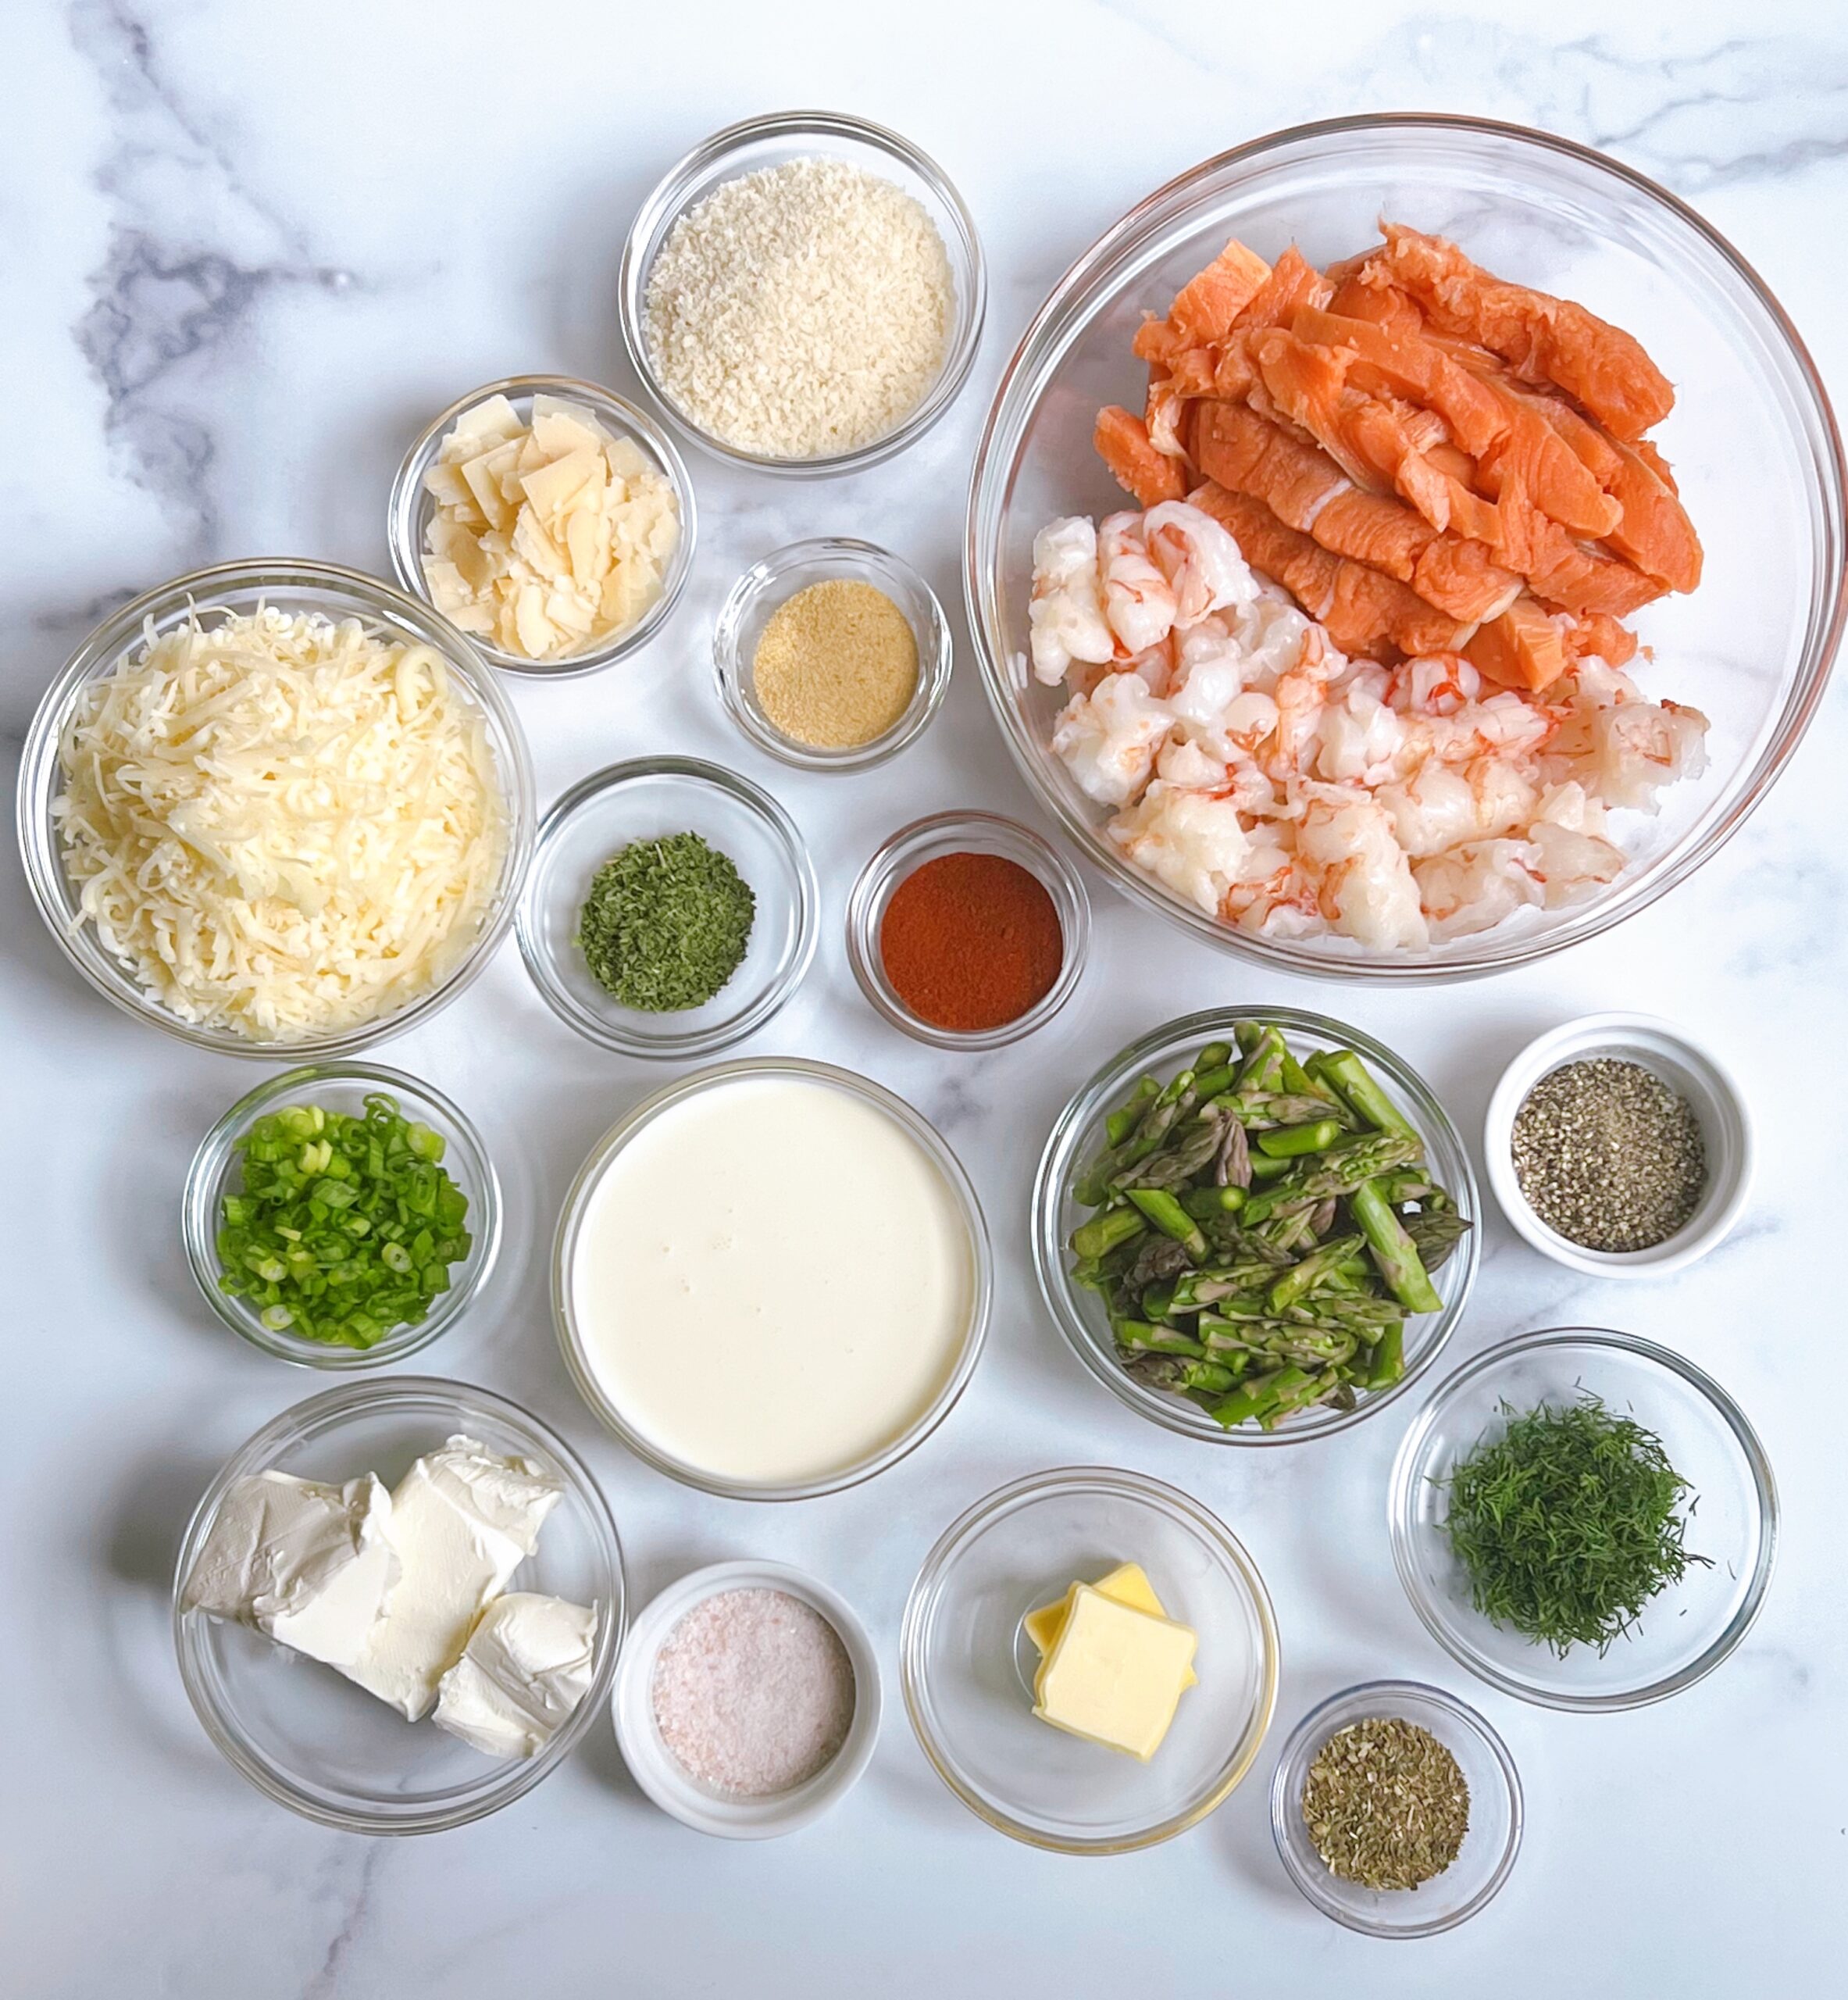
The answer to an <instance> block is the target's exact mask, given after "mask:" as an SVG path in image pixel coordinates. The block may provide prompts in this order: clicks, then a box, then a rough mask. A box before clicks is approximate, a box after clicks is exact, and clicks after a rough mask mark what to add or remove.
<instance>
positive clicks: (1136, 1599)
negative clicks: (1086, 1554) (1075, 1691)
mask: <svg viewBox="0 0 1848 2000" xmlns="http://www.w3.org/2000/svg"><path fill="white" fill-rule="evenodd" d="M1078 1588H1079V1587H1078V1585H1077V1584H1073V1585H1072V1588H1071V1589H1070V1590H1068V1591H1066V1593H1065V1595H1064V1596H1063V1597H1061V1598H1054V1600H1053V1602H1051V1604H1043V1605H1040V1608H1039V1609H1038V1610H1037V1611H1029V1613H1027V1615H1026V1620H1025V1621H1024V1622H1025V1623H1026V1635H1027V1637H1028V1638H1029V1639H1031V1640H1032V1641H1033V1645H1034V1646H1035V1648H1036V1649H1037V1651H1038V1652H1039V1655H1040V1671H1039V1673H1037V1674H1036V1676H1035V1677H1034V1680H1033V1694H1034V1696H1035V1698H1037V1697H1038V1695H1039V1692H1040V1681H1041V1680H1044V1677H1045V1674H1046V1660H1047V1656H1048V1655H1050V1654H1051V1652H1052V1649H1053V1648H1054V1646H1056V1645H1058V1638H1059V1634H1060V1633H1061V1632H1062V1631H1063V1630H1065V1619H1066V1616H1067V1614H1068V1613H1069V1612H1070V1610H1071V1609H1072V1597H1073V1595H1074V1594H1075V1593H1076V1591H1077V1589H1078ZM1091 1588H1092V1589H1093V1590H1094V1591H1099V1592H1101V1594H1102V1595H1104V1596H1105V1597H1113V1598H1115V1599H1116V1601H1117V1602H1118V1604H1126V1605H1129V1607H1130V1608H1131V1609H1133V1610H1136V1611H1146V1612H1148V1613H1151V1614H1152V1615H1153V1616H1155V1617H1157V1618H1165V1617H1166V1616H1168V1607H1167V1605H1165V1604H1164V1603H1163V1602H1161V1598H1158V1596H1157V1595H1155V1587H1154V1584H1151V1582H1150V1581H1149V1580H1148V1573H1147V1571H1146V1570H1144V1569H1143V1566H1142V1565H1141V1564H1140V1563H1118V1565H1117V1566H1116V1567H1115V1569H1114V1570H1111V1573H1110V1574H1109V1575H1108V1577H1099V1578H1098V1579H1097V1581H1096V1583H1094V1584H1092V1586H1091ZM1198 1684H1199V1676H1198V1675H1197V1674H1196V1673H1194V1671H1193V1669H1192V1668H1191V1667H1190V1668H1189V1669H1188V1670H1187V1677H1186V1680H1183V1682H1182V1683H1181V1685H1182V1686H1183V1688H1193V1687H1196V1686H1197V1685H1198Z"/></svg>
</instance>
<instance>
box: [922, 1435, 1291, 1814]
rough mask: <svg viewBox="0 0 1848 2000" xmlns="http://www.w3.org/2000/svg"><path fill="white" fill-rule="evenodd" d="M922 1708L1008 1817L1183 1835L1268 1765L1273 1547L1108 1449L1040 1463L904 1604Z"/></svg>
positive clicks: (991, 1503)
mask: <svg viewBox="0 0 1848 2000" xmlns="http://www.w3.org/2000/svg"><path fill="white" fill-rule="evenodd" d="M900 1661H901V1680H902V1684H903V1688H904V1704H905V1709H906V1712H907V1713H908V1715H909V1716H910V1717H911V1721H912V1728H913V1729H914V1730H915V1731H916V1733H917V1737H918V1741H919V1744H920V1745H922V1748H923V1751H924V1754H925V1755H926V1757H927V1758H929V1760H930V1763H931V1764H932V1765H933V1766H934V1768H935V1769H936V1773H937V1775H938V1776H939V1777H941V1778H942V1779H943V1780H944V1783H945V1784H947V1785H948V1787H949V1788H950V1789H951V1791H953V1792H954V1793H955V1795H957V1797H958V1798H960V1799H961V1801H962V1802H963V1803H964V1805H966V1806H968V1807H969V1809H970V1811H971V1812H973V1813H975V1814H976V1816H977V1817H978V1818H979V1819H981V1820H986V1822H987V1823H988V1824H989V1825H990V1826H991V1827H994V1828H995V1829H996V1830H997V1831H999V1832H1001V1833H1004V1834H1008V1835H1010V1836H1011V1837H1012V1838H1014V1839H1015V1840H1019V1841H1026V1843H1027V1844H1028V1845H1029V1846H1033V1847H1041V1848H1051V1849H1052V1850H1054V1852H1058V1853H1062V1854H1122V1853H1127V1852H1129V1851H1131V1850H1132V1849H1134V1848H1143V1847H1152V1846H1154V1845H1155V1844H1156V1843H1157V1842H1158V1841H1165V1840H1168V1839H1171V1838H1172V1837H1173V1836H1174V1835H1175V1834H1179V1833H1184V1832H1185V1831H1186V1830H1187V1828H1188V1827H1192V1826H1194V1825H1197V1823H1199V1822H1200V1820H1204V1818H1205V1817H1206V1816H1207V1815H1208V1813H1209V1812H1212V1811H1214V1810H1215V1808H1217V1807H1218V1806H1219V1805H1222V1804H1223V1803H1224V1802H1225V1800H1226V1798H1229V1796H1230V1795H1231V1794H1232V1792H1233V1791H1234V1790H1235V1789H1236V1787H1237V1785H1238V1784H1239V1783H1240V1780H1242V1779H1243V1777H1245V1775H1246V1774H1247V1772H1249V1770H1250V1768H1251V1766H1252V1764H1253V1763H1254V1761H1255V1760H1256V1759H1257V1756H1258V1751H1259V1749H1260V1748H1261V1746H1262V1745H1263V1742H1264V1738H1265V1732H1266V1731H1267V1730H1268V1728H1269V1727H1270V1723H1271V1716H1272V1710H1273V1709H1274V1708H1275V1704H1276V1697H1277V1668H1278V1648H1277V1627H1276V1621H1275V1617H1274V1616H1273V1615H1272V1610H1271V1601H1270V1596H1269V1594H1268V1591H1266V1590H1265V1585H1264V1580H1263V1578H1262V1577H1261V1576H1260V1575H1259V1574H1258V1569H1257V1566H1256V1565H1255V1564H1254V1563H1253V1562H1252V1560H1251V1559H1250V1556H1249V1555H1247V1553H1246V1552H1245V1550H1244V1548H1243V1547H1242V1546H1241V1545H1240V1542H1239V1541H1238V1538H1236V1536H1235V1535H1234V1534H1233V1533H1232V1532H1231V1530H1229V1529H1228V1528H1227V1527H1225V1524H1224V1523H1222V1522H1221V1521H1219V1520H1217V1519H1216V1518H1215V1516H1213V1515H1212V1514H1211V1513H1209V1512H1208V1510H1207V1509H1205V1508H1204V1507H1203V1506H1201V1505H1200V1503H1199V1502H1197V1500H1193V1499H1191V1498H1189V1496H1188V1495H1186V1494H1184V1493H1181V1492H1179V1491H1176V1489H1175V1488H1172V1487H1171V1486H1165V1485H1163V1484H1161V1482H1160V1481H1159V1480H1153V1479H1149V1478H1146V1477H1143V1475H1142V1474H1140V1473H1133V1472H1125V1471H1121V1470H1116V1469H1114V1468H1110V1467H1104V1466H1068V1467H1064V1468H1061V1469H1060V1470H1054V1471H1051V1472H1043V1473H1034V1474H1033V1475H1032V1476H1031V1477H1029V1478H1026V1479H1022V1480H1016V1481H1015V1482H1014V1483H1013V1484H1011V1485H1008V1486H1004V1487H1002V1488H1000V1490H999V1491H996V1492H994V1493H991V1494H990V1495H988V1496H987V1497H986V1498H985V1499H983V1500H979V1501H978V1502H976V1504H975V1505H974V1506H972V1507H971V1508H970V1509H969V1510H968V1512H967V1513H965V1514H963V1515H962V1516H961V1518H960V1519H959V1520H956V1521H954V1522H953V1523H951V1526H950V1527H948V1528H947V1529H946V1530H944V1534H943V1536H942V1537H941V1538H940V1540H939V1541H938V1542H937V1544H936V1547H935V1548H933V1550H932V1551H931V1552H930V1554H929V1556H928V1557H927V1558H926V1561H925V1563H924V1566H923V1568H922V1570H920V1571H919V1575H918V1580H917V1581H916V1583H915V1584H914V1585H913V1586H912V1594H911V1598H910V1600H909V1602H908V1604H907V1605H906V1606H905V1613H904V1631H903V1635H902V1637H901V1641H900Z"/></svg>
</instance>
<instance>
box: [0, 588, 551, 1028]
mask: <svg viewBox="0 0 1848 2000" xmlns="http://www.w3.org/2000/svg"><path fill="white" fill-rule="evenodd" d="M262 605H274V606H276V607H278V608H280V609H283V610H285V611H290V612H305V613H319V615H320V616H323V617H327V618H331V619H334V620H340V619H343V618H359V619H362V620H364V621H365V622H366V623H367V624H368V625H369V626H370V627H373V628H375V629H376V630H380V631H381V632H382V633H383V634H384V635H385V636H387V638H393V639H401V640H406V641H412V642H416V643H421V644H423V645H429V646H431V647H433V648H435V650H436V651H437V652H439V653H441V655H442V656H443V659H444V664H445V665H446V666H447V667H448V670H449V672H450V673H451V675H452V676H453V677H454V680H455V684H456V685H457V686H458V688H460V689H461V690H462V692H463V694H464V695H466V697H467V698H468V699H469V701H470V702H473V705H475V707H476V709H479V710H480V713H481V718H482V721H483V726H484V727H485V729H486V730H487V741H488V743H489V745H490V747H491V749H492V752H493V755H494V766H495V769H496V770H497V771H498V773H499V776H500V780H501V809H502V812H503V814H504V816H505V820H506V825H507V845H506V853H505V857H504V859H502V862H501V877H500V880H499V881H498V884H496V885H495V888H494V895H493V897H492V898H491V901H490V902H489V903H488V905H487V909H486V910H485V911H484V912H483V916H482V918H481V923H480V928H479V930H477V932H476V936H475V939H474V941H473V943H472V944H471V945H469V947H468V948H466V950H465V951H464V952H462V955H460V956H459V957H458V959H457V960H456V962H455V964H454V965H453V966H451V968H450V970H449V973H448V977H447V978H445V979H444V980H442V982H441V984H438V985H437V986H436V987H434V988H432V989H431V991H429V992H428V993H426V994H424V995H422V996H421V997H420V998H418V999H416V1000H414V1001H412V1002H411V1003H410V1004H409V1005H408V1006H404V1007H400V1008H399V1009H397V1011H396V1012H395V1013H388V1014H385V1015H382V1016H380V1017H379V1018H378V1019H376V1020H373V1021H369V1022H368V1023H366V1025H365V1026H363V1027H357V1028H349V1029H347V1030H344V1031H343V1032H341V1033H340V1034H329V1035H320V1036H307V1037H303V1038H298V1039H295V1040H291V1041H256V1040H253V1039H252V1038H250V1037H248V1036H246V1035H241V1034H234V1033H232V1032H230V1030H227V1029H223V1028H212V1027H195V1026H194V1024H193V1023H191V1022H188V1021H183V1020H180V1018H179V1016H177V1015H176V1014H174V1013H171V1012H169V1009H166V1007H163V1006H162V1005H160V1003H159V1002H158V1001H157V1000H155V998H153V996H152V995H150V994H149V993H148V992H147V991H145V990H144V988H143V987H142V986H141V984H140V982H139V981H138V980H137V979H136V977H135V976H134V973H132V972H130V970H128V968H127V966H123V965H121V964H120V963H117V961H116V959H114V958H113V957H112V955H110V954H109V952H106V951H105V950H104V948H103V947H102V945H101V943H100V942H99V941H98V938H97V936H96V932H95V927H94V926H93V925H91V924H90V923H87V922H85V921H84V920H82V917H81V913H80V901H79V896H78V892H77V890H76V888H74V887H73V884H72V883H71V881H70V877H68V876H67V875H66V872H65V868H64V857H63V848H62V841H60V839H59V834H58V829H57V826H56V823H55V821H54V820H53V819H52V804H53V802H54V801H55V800H56V799H57V798H58V797H59V795H60V794H61V793H62V791H63V788H64V786H63V777H62V772H61V771H60V770H59V762H58V745H59V738H61V737H62V734H63V733H64V730H65V727H66V723H68V722H69V720H70V715H71V711H72V710H73V708H74V707H75V705H76V704H77V699H78V697H79V695H80V693H81V692H82V691H83V690H84V688H87V686H88V685H89V684H91V682H92V681H95V680H101V679H102V677H104V676H105V675H106V674H108V673H110V672H111V671H112V670H113V669H114V667H115V666H116V664H117V663H118V662H120V660H121V659H123V658H124V657H125V656H126V655H128V654H130V653H136V652H140V651H141V648H142V646H143V645H144V643H145V641H146V639H147V637H148V634H149V632H150V631H152V632H153V633H155V634H159V633H162V632H165V631H167V630H171V629H172V628H173V627H175V626H177V625H180V624H183V623H184V622H185V621H186V620H187V617H188V616H190V614H191V612H192V610H193V609H194V607H195V606H197V607H198V609H201V610H218V609H227V608H228V609H230V610H231V611H233V612H235V613H250V612H253V611H255V610H256V609H258V608H259V606H262ZM19 831H20V853H21V855H22V856H23V859H24V862H25V866H26V879H27V882H28V883H29V884H30V886H31V890H32V899H33V901H34V902H35V903H36V904H37V905H38V912H39V914H40V916H42V917H43V918H44V919H45V924H46V927H48V929H49V930H50V931H51V934H52V936H53V938H55V939H56V940H57V941H58V944H59V948H61V949H62V952H63V953H64V955H65V956H66V958H68V959H70V962H71V963H72V964H73V966H76V967H77V970H78V972H80V973H81V974H82V975H83V977H84V979H85V980H87V982H88V983H89V984H90V985H91V986H92V987H93V988H95V990H96V991H98V993H100V994H101V995H102V997H103V998H105V1000H107V1001H109V1002H111V1004H112V1005H115V1006H117V1007H120V1009H122V1010H123V1013H127V1014H131V1015H133V1016H134V1017H135V1019H136V1020H142V1021H148V1022H151V1023H152V1024H153V1025H154V1026H155V1027H158V1028H163V1029H165V1030H166V1032H167V1033H168V1034H172V1035H177V1036H178V1037H179V1038H180V1040H181V1041H189V1042H191V1044H192V1045H194V1048H211V1049H216V1050H217V1051H218V1052H219V1053H220V1054H221V1055H245V1056H255V1057H257V1058H258V1059H261V1060H263V1061H267V1062H273V1061H275V1060H276V1058H277V1057H278V1056H282V1057H285V1058H287V1057H295V1058H301V1059H305V1058H309V1057H316V1056H318V1057H330V1056H337V1055H354V1054H355V1053H356V1052H358V1051H359V1050H360V1049H362V1048H370V1047H371V1046H373V1045H374V1044H376V1043H377V1042H380V1041H384V1040H385V1039H386V1038H387V1036H390V1035H394V1034H402V1033H403V1032H404V1031H405V1030H406V1029H407V1028H412V1027H416V1026H418V1025H419V1023H422V1022H423V1021H426V1020H429V1019H430V1016H431V1015H433V1014H434V1013H436V1012H437V1009H439V1008H441V1007H444V1006H447V1005H448V1003H449V1002H451V1000H453V999H454V998H455V996H456V995H457V994H458V993H460V992H461V991H463V989H464V988H466V987H468V986H469V985H470V984H473V981H474V980H476V979H477V978H478V977H480V974H481V972H482V970H483V968H484V967H485V966H487V962H488V960H489V959H491V958H492V957H493V956H494V948H495V947H496V946H497V945H498V944H499V943H500V941H501V938H503V937H504V936H505V934H506V932H507V930H508V927H509V925H511V924H512V921H513V909H514V905H515V904H516V902H518V901H519V888H520V884H521V882H522V881H523V880H524V879H525V877H526V863H527V861H528V860H529V859H530V856H531V855H532V852H533V771H532V766H531V764H530V761H529V760H528V758H527V755H526V738H525V736H524V734H523V732H522V730H521V729H520V726H519V717H518V716H516V715H515V713H514V712H513V709H512V705H510V704H509V702H508V700H507V698H506V696H505V695H504V694H503V693H502V692H501V689H500V688H498V686H497V685H496V684H495V680H494V676H493V675H492V674H491V673H489V672H488V671H487V668H486V667H484V666H483V664H482V663H481V660H480V656H479V655H477V654H476V652H475V651H474V649H473V647H471V646H470V645H469V642H468V641H467V640H466V638H464V637H463V636H462V634H461V633H460V632H458V631H457V630H456V629H455V627H454V626H453V625H451V623H449V621H448V620H447V619H446V618H444V617H442V616H440V615H439V614H438V613H436V612H434V611H433V610H431V609H430V607H429V605H425V604H420V603H419V602H417V601H416V599H415V598H409V597H407V596H405V595H404V593H403V592H402V591H398V590H394V588H392V586H391V584H384V583H380V581H379V580H377V579H376V577H366V576H362V575H361V574H360V573H359V571H358V570H342V569H337V568H336V567H335V566H334V565H333V564H331V563H307V562H294V561H286V560H275V561H270V560H264V561H260V562H249V563H220V564H218V565H216V566H215V567H213V568H212V569H209V570H194V571H192V572H191V573H190V574H189V575H187V576H184V577H175V578H174V579H173V581H172V582H171V583H167V584H162V585H161V586H160V587H159V589H157V590H152V591H147V592H146V593H144V595H142V596H141V597H138V598H135V599H134V602H132V603H130V604H125V605H123V607H122V609H120V611H118V612H116V613H113V614H112V616H109V617H108V618H106V619H105V620H103V622H102V624H100V625H99V626H98V627H97V628H96V630H95V631H94V632H92V633H91V634H90V636H89V638H87V639H86V640H85V641H84V643H83V645H81V646H80V647H79V648H78V649H77V652H76V653H75V654H74V655H73V656H72V658H71V659H70V663H69V664H68V665H67V666H66V668H65V670H64V671H63V672H62V673H61V674H60V675H59V677H58V678H57V679H56V680H55V681H53V682H52V685H51V686H50V687H49V688H48V689H47V690H46V691H45V698H44V699H43V700H42V701H41V702H40V703H39V705H38V713H37V714H36V715H35V716H34V717H33V719H32V727H31V729H30V732H29V733H28V734H27V738H26V749H25V755H24V756H23V759H21V762H20V789H19Z"/></svg>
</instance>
